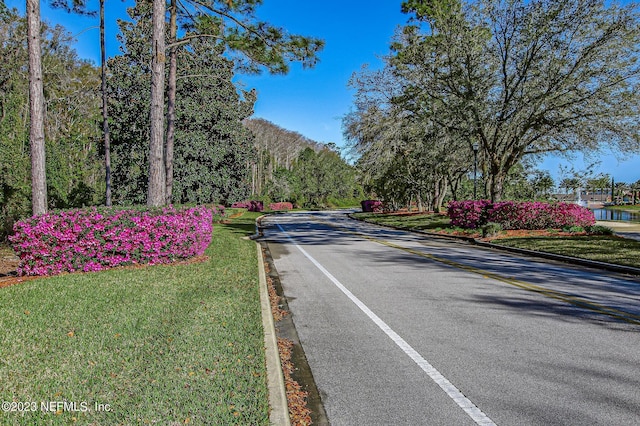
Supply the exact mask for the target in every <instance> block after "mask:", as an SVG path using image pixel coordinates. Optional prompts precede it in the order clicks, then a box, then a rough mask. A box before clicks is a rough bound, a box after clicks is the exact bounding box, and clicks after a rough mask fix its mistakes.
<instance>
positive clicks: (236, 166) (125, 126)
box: [108, 5, 255, 204]
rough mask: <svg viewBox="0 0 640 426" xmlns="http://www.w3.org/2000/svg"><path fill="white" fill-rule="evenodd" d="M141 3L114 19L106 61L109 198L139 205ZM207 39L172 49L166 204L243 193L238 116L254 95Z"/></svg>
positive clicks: (143, 87)
mask: <svg viewBox="0 0 640 426" xmlns="http://www.w3.org/2000/svg"><path fill="white" fill-rule="evenodd" d="M149 12H150V11H149V10H148V6H145V5H138V6H136V8H132V9H130V14H131V17H132V18H133V19H134V20H135V23H130V22H120V27H121V36H120V39H121V42H122V45H123V53H122V55H119V56H116V57H114V58H112V59H111V60H110V63H109V68H110V70H111V78H110V81H109V89H108V90H109V98H110V114H111V122H110V126H111V138H112V167H113V175H112V176H113V199H114V203H117V204H144V203H145V200H146V194H147V176H148V175H147V173H148V166H147V161H148V152H147V151H148V144H149V123H148V121H149V120H148V118H149V85H150V81H151V77H150V69H149V62H150V58H151V51H150V46H149V45H148V42H147V40H148V34H150V31H151V28H150V18H149ZM223 53H224V46H222V45H221V44H220V43H219V42H218V41H216V40H215V39H212V38H201V39H193V40H192V41H191V43H190V45H189V48H181V49H180V50H179V53H178V55H179V56H178V64H179V65H178V81H177V83H178V84H177V96H176V98H177V105H176V141H175V148H174V150H175V152H174V166H173V176H174V182H173V199H172V202H174V203H209V202H233V201H238V200H242V199H244V198H246V197H247V196H248V193H249V192H248V173H249V167H248V164H249V163H250V162H251V160H252V150H253V147H252V144H253V142H252V139H251V134H250V133H249V132H248V130H246V129H245V128H244V126H243V125H242V120H244V119H245V118H247V117H248V116H249V115H251V113H252V108H253V103H254V101H255V95H254V94H253V93H252V92H238V91H237V90H236V88H235V86H234V84H233V83H232V81H231V80H232V78H233V76H234V71H233V70H234V64H233V62H231V61H229V60H227V59H225V58H224V57H223V56H222V54H223Z"/></svg>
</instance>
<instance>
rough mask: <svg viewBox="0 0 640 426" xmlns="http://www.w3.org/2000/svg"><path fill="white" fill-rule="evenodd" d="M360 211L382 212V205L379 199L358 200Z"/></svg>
mask: <svg viewBox="0 0 640 426" xmlns="http://www.w3.org/2000/svg"><path fill="white" fill-rule="evenodd" d="M360 205H361V206H362V211H363V212H364V213H382V211H383V206H382V201H380V200H363V201H360Z"/></svg>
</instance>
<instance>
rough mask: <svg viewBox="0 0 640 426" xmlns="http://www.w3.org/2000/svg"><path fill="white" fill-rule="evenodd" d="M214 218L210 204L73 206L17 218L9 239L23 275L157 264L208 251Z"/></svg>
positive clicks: (19, 272) (19, 271) (20, 272)
mask: <svg viewBox="0 0 640 426" xmlns="http://www.w3.org/2000/svg"><path fill="white" fill-rule="evenodd" d="M212 216H213V214H212V211H211V210H209V209H207V208H206V207H195V208H187V209H175V208H174V207H171V206H170V207H167V208H164V209H141V210H133V209H129V210H126V209H125V210H118V209H100V210H98V209H96V208H90V209H80V210H68V211H62V212H58V213H49V214H45V215H40V216H34V217H32V218H30V219H27V220H23V221H20V222H17V223H16V224H15V226H14V235H12V236H11V237H9V240H10V241H11V243H12V245H13V249H14V251H15V252H16V254H17V255H18V257H19V258H20V266H19V268H18V274H20V275H55V274H59V273H62V272H76V271H84V272H89V271H100V270H103V269H108V268H112V267H115V266H123V265H133V264H150V265H153V264H159V263H169V262H173V261H175V260H180V259H188V258H190V257H193V256H198V255H201V254H202V253H204V251H205V249H206V248H207V246H208V245H209V243H210V242H211V233H212V231H213V225H212Z"/></svg>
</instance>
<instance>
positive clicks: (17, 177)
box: [0, 10, 104, 238]
mask: <svg viewBox="0 0 640 426" xmlns="http://www.w3.org/2000/svg"><path fill="white" fill-rule="evenodd" d="M26 38H27V36H26V24H25V20H24V18H22V17H20V16H19V15H18V14H17V13H16V12H15V11H10V10H3V11H2V12H0V57H1V58H2V60H1V61H0V238H1V237H3V236H4V235H6V233H7V232H9V231H10V230H11V226H12V223H13V221H14V220H15V219H17V218H20V217H24V216H28V215H29V214H30V213H31V175H30V169H31V163H30V156H29V106H28V105H29V89H28V87H29V80H28V78H29V77H28V69H27V63H28V62H27V46H26ZM70 43H71V38H70V36H69V34H68V33H67V32H66V31H65V30H64V29H63V28H62V27H60V26H55V27H54V26H50V25H47V24H43V25H42V63H43V77H44V87H45V132H46V141H47V142H46V147H45V148H46V159H47V162H46V168H47V172H48V174H47V190H48V193H49V197H48V207H49V208H68V207H81V206H83V205H91V204H99V203H101V202H102V200H103V194H104V168H103V166H102V156H101V152H100V126H99V120H100V103H99V102H100V97H99V89H100V74H99V72H98V70H97V69H96V68H95V67H94V66H93V65H92V64H90V63H88V62H86V61H84V60H82V59H80V58H78V56H77V54H76V52H75V51H74V50H73V49H72V48H71V47H70Z"/></svg>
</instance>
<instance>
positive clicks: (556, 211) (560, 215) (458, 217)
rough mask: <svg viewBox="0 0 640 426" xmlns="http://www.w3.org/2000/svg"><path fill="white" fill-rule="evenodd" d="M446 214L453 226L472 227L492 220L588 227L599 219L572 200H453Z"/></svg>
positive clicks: (507, 225)
mask: <svg viewBox="0 0 640 426" xmlns="http://www.w3.org/2000/svg"><path fill="white" fill-rule="evenodd" d="M447 214H448V216H449V218H450V219H451V224H452V225H454V226H460V227H462V228H471V229H476V228H480V227H482V226H483V225H485V224H487V223H490V222H492V223H499V224H500V225H501V226H502V228H503V229H553V228H565V227H571V226H581V227H585V226H592V225H593V224H595V222H596V221H595V217H594V216H593V212H592V211H591V210H589V209H587V208H586V207H582V206H579V205H578V204H572V203H543V202H516V201H501V202H497V203H491V202H490V201H488V200H477V201H451V202H450V203H449V206H448V209H447Z"/></svg>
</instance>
